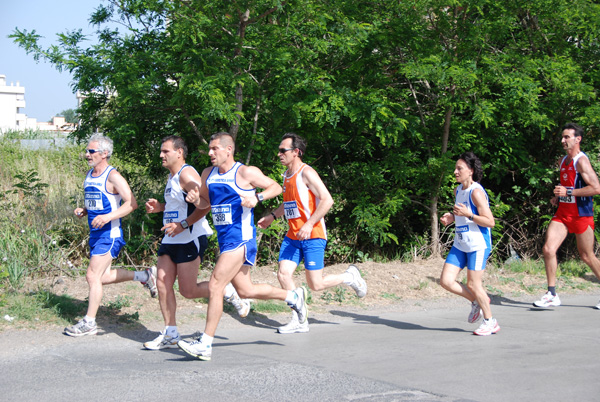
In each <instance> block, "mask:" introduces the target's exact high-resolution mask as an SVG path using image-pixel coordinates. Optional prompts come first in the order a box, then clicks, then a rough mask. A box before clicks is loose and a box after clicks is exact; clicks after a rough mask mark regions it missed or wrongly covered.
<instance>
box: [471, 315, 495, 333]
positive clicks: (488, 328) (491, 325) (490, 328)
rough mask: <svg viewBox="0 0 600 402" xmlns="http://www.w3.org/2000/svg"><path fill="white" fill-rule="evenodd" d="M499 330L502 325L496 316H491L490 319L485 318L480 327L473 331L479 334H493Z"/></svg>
mask: <svg viewBox="0 0 600 402" xmlns="http://www.w3.org/2000/svg"><path fill="white" fill-rule="evenodd" d="M498 331H500V325H498V322H497V321H496V319H495V318H490V319H489V320H483V321H482V322H481V325H480V326H479V328H477V329H476V330H475V331H473V333H474V334H475V335H479V336H487V335H493V334H495V333H496V332H498Z"/></svg>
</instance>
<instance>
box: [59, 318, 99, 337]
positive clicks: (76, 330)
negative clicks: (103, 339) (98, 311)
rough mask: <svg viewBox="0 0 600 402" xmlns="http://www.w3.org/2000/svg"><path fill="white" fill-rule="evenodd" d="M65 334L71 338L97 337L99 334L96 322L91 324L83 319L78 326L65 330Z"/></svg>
mask: <svg viewBox="0 0 600 402" xmlns="http://www.w3.org/2000/svg"><path fill="white" fill-rule="evenodd" d="M64 333H65V335H69V336H85V335H96V334H97V333H98V325H97V324H96V322H95V321H94V323H92V324H90V323H89V322H87V321H85V320H83V319H82V320H80V321H79V322H78V323H77V324H75V325H71V326H70V327H67V328H65V329H64Z"/></svg>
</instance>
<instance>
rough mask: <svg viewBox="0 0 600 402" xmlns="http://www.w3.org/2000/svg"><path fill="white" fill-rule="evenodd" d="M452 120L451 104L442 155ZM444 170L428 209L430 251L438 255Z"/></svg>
mask: <svg viewBox="0 0 600 402" xmlns="http://www.w3.org/2000/svg"><path fill="white" fill-rule="evenodd" d="M451 122H452V106H448V108H447V109H446V115H445V116H444V131H443V132H442V155H445V154H446V152H448V139H449V137H450V123H451ZM445 174H446V172H442V173H441V174H440V177H439V180H438V183H437V186H436V188H435V189H434V191H433V194H434V195H433V197H431V203H430V204H429V210H430V213H431V251H432V253H433V254H434V255H440V253H441V252H442V249H441V246H440V226H439V219H438V201H439V193H440V188H441V187H442V180H443V179H444V176H445Z"/></svg>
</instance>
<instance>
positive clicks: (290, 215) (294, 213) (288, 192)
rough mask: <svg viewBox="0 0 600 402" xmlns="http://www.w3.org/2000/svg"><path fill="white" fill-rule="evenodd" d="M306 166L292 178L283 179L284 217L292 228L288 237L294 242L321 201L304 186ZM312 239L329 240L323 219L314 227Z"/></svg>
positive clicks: (285, 177) (301, 167)
mask: <svg viewBox="0 0 600 402" xmlns="http://www.w3.org/2000/svg"><path fill="white" fill-rule="evenodd" d="M306 166H308V165H307V164H305V163H303V164H302V165H301V166H300V168H299V169H298V171H297V172H296V173H294V174H293V175H292V176H290V177H287V176H285V175H284V178H283V206H284V215H285V218H286V219H287V221H288V224H289V226H290V229H289V230H288V232H287V237H289V238H290V239H292V240H298V237H297V236H296V233H298V231H299V230H300V228H301V227H302V226H303V225H304V224H305V223H306V221H308V219H309V218H310V217H311V216H312V214H314V212H315V211H316V209H317V207H318V206H319V199H318V198H317V197H316V196H315V195H314V194H313V192H312V191H310V189H309V188H308V187H307V186H306V184H304V180H303V178H302V174H303V171H304V168H305V167H306ZM310 238H311V239H325V240H327V231H326V230H325V220H324V219H321V220H320V221H319V222H317V224H316V225H314V226H313V230H312V232H311V234H310Z"/></svg>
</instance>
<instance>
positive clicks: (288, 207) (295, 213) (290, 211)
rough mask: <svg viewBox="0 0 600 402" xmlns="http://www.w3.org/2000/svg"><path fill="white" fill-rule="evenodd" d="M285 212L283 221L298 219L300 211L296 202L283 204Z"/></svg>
mask: <svg viewBox="0 0 600 402" xmlns="http://www.w3.org/2000/svg"><path fill="white" fill-rule="evenodd" d="M283 208H284V211H285V219H296V218H300V210H299V209H298V204H296V201H287V202H284V203H283Z"/></svg>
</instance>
